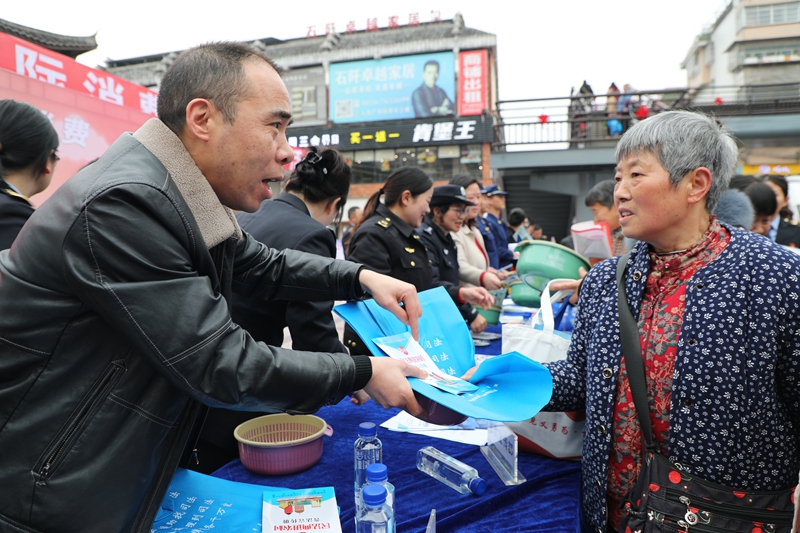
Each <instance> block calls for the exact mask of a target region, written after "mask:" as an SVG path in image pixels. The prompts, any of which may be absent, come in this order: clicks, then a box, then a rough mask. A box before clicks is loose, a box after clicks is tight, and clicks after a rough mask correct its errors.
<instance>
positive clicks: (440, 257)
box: [417, 185, 491, 333]
mask: <svg viewBox="0 0 800 533" xmlns="http://www.w3.org/2000/svg"><path fill="white" fill-rule="evenodd" d="M466 194H467V193H466V191H465V190H464V188H463V187H459V186H458V185H441V186H439V187H435V188H434V189H433V196H432V197H431V201H430V204H429V205H430V208H431V211H430V212H429V213H428V214H426V215H425V218H424V219H423V221H422V224H421V225H420V227H419V228H418V229H417V233H418V234H419V236H420V239H421V240H422V242H423V243H424V244H425V248H426V250H427V253H428V261H429V263H430V265H431V272H432V273H433V279H434V282H439V283H441V284H442V285H443V286H444V287H445V288H446V289H447V291H448V292H449V293H450V294H451V296H453V299H454V300H455V301H456V305H457V306H458V310H459V311H460V312H461V316H462V317H464V320H465V321H466V322H467V324H468V325H469V327H470V329H471V330H472V331H473V332H475V333H480V332H481V331H483V330H484V329H486V325H487V324H486V319H485V318H483V316H481V315H480V314H478V311H477V309H475V308H474V307H473V306H472V305H470V304H469V302H467V301H466V300H465V299H464V295H465V294H464V293H466V292H467V291H477V292H478V293H479V294H481V295H482V296H483V298H484V299H485V300H486V301H490V300H491V296H490V295H489V293H488V292H487V291H486V289H484V288H483V287H474V288H472V289H467V288H465V287H461V286H460V285H461V281H460V279H459V274H458V248H457V247H456V243H455V241H454V240H453V237H452V235H451V233H456V232H457V231H458V230H460V229H461V226H462V224H464V221H465V220H466V218H467V209H468V208H469V207H470V206H474V205H475V204H474V203H473V202H470V201H469V200H467V198H466Z"/></svg>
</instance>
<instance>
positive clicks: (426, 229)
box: [423, 226, 433, 235]
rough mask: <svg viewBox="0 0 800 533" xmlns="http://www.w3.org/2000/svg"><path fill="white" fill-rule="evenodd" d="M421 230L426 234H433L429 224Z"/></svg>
mask: <svg viewBox="0 0 800 533" xmlns="http://www.w3.org/2000/svg"><path fill="white" fill-rule="evenodd" d="M423 231H424V232H425V233H427V234H428V235H433V228H432V227H430V226H428V227H427V228H425V229H424V230H423Z"/></svg>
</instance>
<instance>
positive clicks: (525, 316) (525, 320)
mask: <svg viewBox="0 0 800 533" xmlns="http://www.w3.org/2000/svg"><path fill="white" fill-rule="evenodd" d="M520 324H523V325H525V326H530V325H532V324H531V314H530V313H529V312H528V311H525V312H524V313H522V321H521V322H520Z"/></svg>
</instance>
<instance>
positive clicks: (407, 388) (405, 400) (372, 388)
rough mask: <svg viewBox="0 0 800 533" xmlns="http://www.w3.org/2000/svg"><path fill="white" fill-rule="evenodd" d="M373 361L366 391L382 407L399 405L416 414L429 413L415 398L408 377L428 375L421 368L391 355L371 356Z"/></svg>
mask: <svg viewBox="0 0 800 533" xmlns="http://www.w3.org/2000/svg"><path fill="white" fill-rule="evenodd" d="M370 361H371V362H372V379H370V380H369V383H367V386H366V387H364V392H366V393H367V394H369V395H370V397H372V399H373V400H374V401H375V403H377V404H378V405H380V406H381V407H384V408H388V407H399V408H401V409H404V410H406V411H408V412H409V413H411V414H412V415H414V416H420V415H427V413H425V412H424V410H423V409H422V407H421V406H420V405H419V403H418V402H417V399H416V398H414V391H413V390H412V389H411V385H409V383H408V380H407V379H406V377H415V378H420V379H423V378H425V377H427V376H428V374H427V372H425V371H424V370H422V369H421V368H417V367H415V366H413V365H409V364H408V363H405V362H403V361H399V360H397V359H392V358H391V357H370Z"/></svg>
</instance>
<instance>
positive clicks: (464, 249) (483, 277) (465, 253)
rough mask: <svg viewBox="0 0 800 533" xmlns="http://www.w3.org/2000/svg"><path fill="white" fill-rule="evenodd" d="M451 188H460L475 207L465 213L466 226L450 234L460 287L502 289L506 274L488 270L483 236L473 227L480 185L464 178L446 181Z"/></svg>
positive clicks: (459, 177) (472, 179)
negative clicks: (456, 249)
mask: <svg viewBox="0 0 800 533" xmlns="http://www.w3.org/2000/svg"><path fill="white" fill-rule="evenodd" d="M450 184H451V185H459V186H461V187H464V190H465V191H466V193H467V194H466V197H467V200H469V201H470V202H473V203H474V204H476V205H475V206H474V207H470V208H469V210H468V212H467V222H466V223H465V224H463V225H462V226H461V229H460V230H459V231H458V232H456V233H451V235H452V236H453V240H454V241H455V242H456V246H457V248H458V275H459V278H460V280H461V283H462V285H463V286H464V287H484V288H486V289H487V290H490V291H493V290H497V289H500V288H502V280H504V279H505V278H506V277H507V276H508V273H507V272H498V271H497V270H495V269H494V268H491V267H490V266H489V257H488V255H487V254H486V246H485V245H484V243H483V236H482V235H481V233H480V231H478V229H477V228H476V227H475V219H476V217H477V215H478V210H479V207H478V204H479V203H480V198H481V184H480V181H479V180H478V179H477V178H473V177H472V176H468V175H465V174H462V175H459V176H456V177H454V178H453V179H451V180H450Z"/></svg>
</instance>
